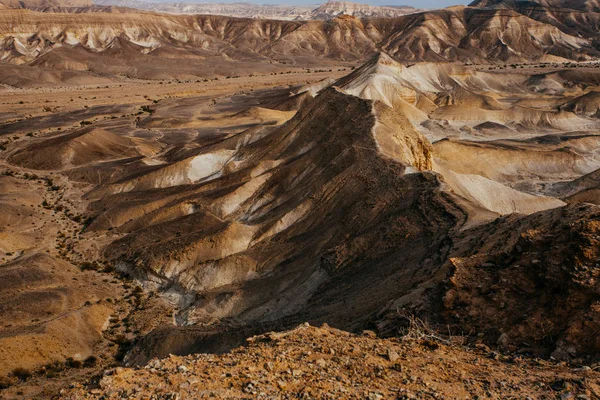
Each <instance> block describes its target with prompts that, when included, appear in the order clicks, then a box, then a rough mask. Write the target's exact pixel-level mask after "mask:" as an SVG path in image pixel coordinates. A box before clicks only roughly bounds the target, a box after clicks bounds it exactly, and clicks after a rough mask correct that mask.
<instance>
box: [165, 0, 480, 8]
mask: <svg viewBox="0 0 600 400" xmlns="http://www.w3.org/2000/svg"><path fill="white" fill-rule="evenodd" d="M163 1H169V2H172V1H176V0H163ZM181 1H182V2H186V3H196V2H198V3H256V4H295V5H307V4H321V3H324V2H325V0H181ZM344 1H352V2H353V3H362V4H373V5H377V6H384V5H392V6H400V5H408V6H413V7H417V8H443V7H448V6H455V5H457V4H469V3H471V2H472V0H344Z"/></svg>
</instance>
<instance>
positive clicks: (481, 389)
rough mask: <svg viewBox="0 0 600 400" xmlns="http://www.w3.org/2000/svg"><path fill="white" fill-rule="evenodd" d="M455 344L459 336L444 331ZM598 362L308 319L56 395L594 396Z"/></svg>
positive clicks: (415, 330) (599, 385) (71, 398)
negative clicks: (384, 335)
mask: <svg viewBox="0 0 600 400" xmlns="http://www.w3.org/2000/svg"><path fill="white" fill-rule="evenodd" d="M453 339H454V342H459V341H460V339H461V338H457V337H455V338H453ZM598 369H600V365H596V366H593V367H580V366H575V365H566V364H564V363H563V364H557V363H555V362H552V361H543V360H538V359H526V358H521V357H519V356H514V355H504V354H500V353H498V352H495V351H490V349H489V348H487V347H486V346H485V345H481V344H480V345H477V346H476V347H475V348H474V349H470V350H468V351H467V349H466V348H464V347H462V346H460V345H457V344H452V341H444V340H440V339H438V338H436V337H435V336H431V335H430V334H429V333H428V332H427V331H426V330H422V326H421V327H418V326H413V327H412V330H411V331H410V332H409V335H407V336H405V337H404V338H402V339H378V338H376V336H375V334H374V333H373V332H370V331H365V332H364V333H363V334H361V335H353V334H350V333H347V332H343V331H339V330H336V329H333V328H330V327H328V326H326V325H324V326H322V327H320V328H316V327H312V326H310V325H308V324H305V325H302V326H300V327H298V328H296V329H294V330H291V331H288V332H281V333H268V334H265V335H261V336H255V337H252V338H250V339H248V344H247V346H246V347H241V348H238V349H235V350H233V351H232V352H231V353H228V354H223V355H209V354H197V355H193V356H188V357H176V356H171V357H168V358H166V359H164V360H156V359H155V360H152V361H151V362H150V363H149V364H148V365H147V366H146V367H144V368H141V369H127V368H117V369H113V370H109V371H107V372H106V373H105V375H104V377H103V378H102V379H101V381H100V383H99V385H98V386H89V387H88V386H82V385H78V386H76V387H75V388H73V389H71V390H69V391H64V392H63V393H62V397H61V398H62V399H68V400H76V399H123V398H127V399H150V398H151V399H200V398H219V399H298V398H301V399H340V398H344V399H447V398H453V399H485V398H494V399H525V398H527V399H557V398H558V399H581V400H584V399H600V371H598Z"/></svg>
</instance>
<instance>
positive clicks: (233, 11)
mask: <svg viewBox="0 0 600 400" xmlns="http://www.w3.org/2000/svg"><path fill="white" fill-rule="evenodd" d="M94 4H96V5H100V6H118V7H129V8H136V9H139V10H146V11H156V12H163V13H171V14H211V15H224V16H230V17H243V18H261V19H279V20H328V19H331V18H335V17H337V16H339V15H342V14H346V15H351V16H354V17H359V18H364V17H385V18H393V17H399V16H402V15H406V14H411V13H414V12H418V11H420V10H418V9H415V8H414V7H409V6H372V5H368V4H358V3H352V2H345V1H329V2H327V3H324V4H322V5H320V6H316V5H312V6H311V5H309V6H292V5H284V4H280V5H258V4H252V3H193V2H189V3H186V2H167V3H163V2H156V1H140V0H94Z"/></svg>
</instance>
